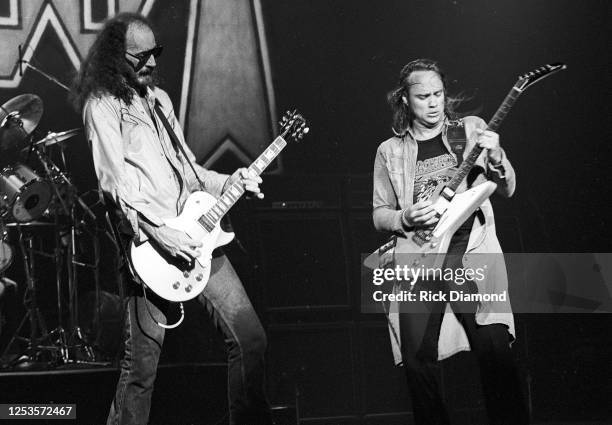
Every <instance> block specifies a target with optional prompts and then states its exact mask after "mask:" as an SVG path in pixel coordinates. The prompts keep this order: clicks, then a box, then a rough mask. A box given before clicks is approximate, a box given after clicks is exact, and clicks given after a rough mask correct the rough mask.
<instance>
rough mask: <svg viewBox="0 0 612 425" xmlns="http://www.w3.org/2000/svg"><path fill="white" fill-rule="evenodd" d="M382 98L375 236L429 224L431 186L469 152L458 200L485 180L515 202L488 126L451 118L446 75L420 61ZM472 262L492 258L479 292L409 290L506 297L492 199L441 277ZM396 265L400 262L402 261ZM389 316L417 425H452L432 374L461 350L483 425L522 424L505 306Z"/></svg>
mask: <svg viewBox="0 0 612 425" xmlns="http://www.w3.org/2000/svg"><path fill="white" fill-rule="evenodd" d="M388 100H389V103H390V105H391V109H392V112H393V126H392V130H393V133H394V134H395V136H394V137H391V138H390V139H388V140H386V141H384V142H383V143H381V144H380V146H379V147H378V151H377V153H376V159H375V162H374V196H373V220H374V225H375V227H376V229H378V230H382V231H388V232H392V233H395V234H397V235H398V236H402V237H407V236H408V235H407V234H408V233H409V232H412V231H417V230H419V229H431V228H432V226H435V224H436V223H437V222H438V220H439V216H438V214H437V212H436V210H435V209H434V207H433V204H432V200H431V199H430V197H431V195H432V193H433V192H434V191H435V189H436V187H438V186H439V185H440V184H442V185H444V184H445V183H447V182H448V181H449V180H450V179H451V178H452V176H453V175H454V174H455V173H456V172H457V166H458V164H459V163H460V162H461V161H462V159H463V156H464V155H466V154H467V153H468V152H470V151H471V149H472V148H473V147H474V146H475V145H478V146H480V147H481V148H483V152H482V154H481V156H480V157H479V159H478V160H477V161H476V165H475V166H474V167H473V168H472V172H470V175H468V176H467V179H465V180H464V181H463V183H462V184H461V185H460V186H459V188H458V190H457V192H463V191H465V190H466V189H467V188H468V187H470V186H475V185H477V184H479V183H482V182H484V181H486V180H492V181H494V182H495V183H497V191H498V193H500V194H501V195H503V196H506V197H509V196H512V194H513V192H514V188H515V174H514V170H513V168H512V165H511V164H510V162H509V161H508V158H507V157H506V154H505V153H504V151H503V150H502V148H501V147H500V144H499V135H498V134H497V133H495V132H492V131H489V130H486V124H485V123H484V121H483V120H482V119H480V118H478V117H473V116H467V117H463V118H462V119H457V117H456V116H455V113H454V108H453V107H454V105H455V104H456V103H457V102H456V101H457V99H456V98H453V97H451V96H449V95H448V93H447V90H446V84H445V78H444V73H443V72H442V70H441V69H440V67H439V66H438V64H437V63H436V62H434V61H431V60H428V59H418V60H415V61H412V62H410V63H408V64H407V65H406V66H404V67H403V69H402V71H401V73H400V78H399V84H398V86H397V87H396V88H395V89H394V90H393V91H391V93H389V99H388ZM451 129H452V132H453V133H452V134H453V138H454V139H455V140H452V142H453V145H454V146H456V147H460V146H462V145H461V142H460V140H461V139H462V140H463V144H465V149H453V148H452V147H451V145H450V142H451ZM461 133H463V134H461ZM466 139H467V141H466ZM455 142H457V144H456V145H455ZM466 253H467V255H466ZM471 255H474V256H475V258H478V255H480V256H481V257H482V256H484V255H486V261H490V260H491V259H494V260H495V261H491V264H488V268H487V270H486V275H485V277H486V278H483V279H482V280H481V281H479V282H478V286H477V285H476V283H475V282H474V280H468V281H467V283H464V282H460V284H458V283H457V282H453V280H452V279H451V280H448V279H447V280H442V281H440V279H439V278H438V281H434V280H431V281H428V279H421V280H420V281H418V282H417V283H416V284H415V285H414V288H411V290H412V291H413V293H414V294H419V295H417V296H416V297H415V298H417V299H420V298H421V294H424V295H427V294H428V293H433V294H442V295H444V294H448V293H449V291H450V290H453V291H459V290H460V291H463V292H467V293H476V295H478V294H477V293H478V292H479V291H484V292H486V293H489V294H491V293H496V292H497V293H499V292H503V291H504V290H507V287H508V281H507V276H506V269H505V265H504V263H503V259H500V255H501V247H500V245H499V242H498V240H497V237H496V235H495V222H494V218H493V209H492V206H491V203H490V201H489V200H486V201H485V202H484V203H483V204H482V205H481V206H480V208H479V209H478V211H477V212H475V213H474V214H472V215H471V216H470V217H469V218H468V219H467V220H466V221H465V222H464V223H463V225H461V227H460V228H459V229H458V230H457V231H456V232H455V234H454V235H453V236H452V239H451V241H450V245H449V248H448V253H447V255H446V259H445V262H444V265H443V270H445V275H446V274H447V273H446V270H447V269H448V270H459V269H462V268H463V267H466V268H467V267H468V266H467V265H465V263H466V262H467V261H468V260H467V258H468V257H469V256H471ZM397 258H398V259H400V261H401V254H397ZM478 261H481V260H478ZM462 262H463V263H462ZM401 289H402V290H403V289H406V288H404V287H402V288H401ZM447 299H449V300H450V297H448V298H447ZM493 304H495V303H493ZM390 311H392V313H391V314H390V315H389V326H390V334H391V337H392V344H393V349H394V355H395V360H396V364H398V365H399V364H401V365H403V366H404V368H405V372H406V378H407V380H408V386H409V388H410V393H411V396H412V407H413V412H414V420H415V423H416V424H419V425H434V424H449V423H450V419H449V416H448V412H447V410H446V407H445V405H444V402H443V398H442V393H441V391H440V388H439V384H438V379H437V378H436V375H435V370H436V368H435V362H436V361H437V360H441V359H444V358H447V357H450V356H452V355H453V354H455V353H457V352H458V351H461V350H472V351H474V352H475V354H476V357H477V359H478V363H479V366H480V375H481V380H482V383H483V393H484V396H485V402H486V408H487V413H488V416H489V421H490V423H491V424H495V425H500V424H507V425H510V424H512V425H523V424H526V423H527V421H528V418H527V416H528V415H527V412H526V407H525V404H524V402H523V397H522V394H521V388H520V382H519V379H518V374H517V370H516V367H515V364H514V360H513V358H512V353H511V351H510V342H511V341H512V340H513V339H514V320H513V317H512V311H511V308H510V305H509V303H501V304H500V305H497V304H496V305H495V306H492V303H486V302H481V303H476V302H467V303H458V302H450V303H448V302H444V299H443V298H442V297H439V299H438V300H435V299H434V300H432V301H429V300H428V299H427V297H424V301H423V302H421V303H418V302H417V303H410V306H409V307H406V306H404V308H403V309H399V307H397V305H394V306H392V307H391V310H390ZM398 313H399V314H398Z"/></svg>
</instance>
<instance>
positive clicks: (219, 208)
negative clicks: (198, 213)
mask: <svg viewBox="0 0 612 425" xmlns="http://www.w3.org/2000/svg"><path fill="white" fill-rule="evenodd" d="M285 146H287V142H286V141H285V139H283V137H282V136H278V137H277V138H276V139H275V140H274V141H273V142H272V143H271V144H270V146H268V147H267V149H266V150H265V151H263V153H262V154H261V155H259V157H258V158H257V159H256V160H255V161H254V162H253V163H252V164H251V165H250V166H249V170H252V171H254V172H255V173H256V174H257V175H260V174H261V173H262V172H263V171H264V170H265V169H266V168H267V167H268V165H270V163H271V162H272V161H273V160H274V158H276V157H277V156H278V154H279V153H281V151H282V150H283V149H284V148H285ZM243 193H244V187H243V186H242V183H240V181H237V182H235V183H233V184H232V185H231V186H230V187H229V188H227V190H226V191H225V192H223V195H222V196H221V197H220V198H219V200H218V201H217V203H216V204H215V205H214V206H213V207H212V208H211V209H210V210H208V211H207V212H206V213H205V214H204V215H202V217H200V218H199V220H198V222H199V223H200V224H201V225H202V226H203V227H204V228H205V229H206V230H208V231H209V232H210V231H212V230H213V229H214V227H215V225H216V224H217V223H218V222H219V220H221V218H222V217H223V216H224V215H225V214H226V213H227V212H228V211H229V209H230V208H231V207H232V206H233V205H234V204H235V203H236V202H237V201H238V199H240V197H241V196H242V194H243Z"/></svg>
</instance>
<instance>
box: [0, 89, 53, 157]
mask: <svg viewBox="0 0 612 425" xmlns="http://www.w3.org/2000/svg"><path fill="white" fill-rule="evenodd" d="M42 114H43V102H42V100H41V98H40V97H38V96H36V95H35V94H22V95H20V96H16V97H14V98H12V99H11V100H9V101H8V102H6V103H5V104H4V105H2V106H0V151H4V150H7V149H13V148H22V147H24V146H25V145H26V144H27V142H26V139H27V137H28V136H29V135H30V134H31V133H32V132H33V131H34V130H35V129H36V126H37V125H38V123H39V122H40V117H42Z"/></svg>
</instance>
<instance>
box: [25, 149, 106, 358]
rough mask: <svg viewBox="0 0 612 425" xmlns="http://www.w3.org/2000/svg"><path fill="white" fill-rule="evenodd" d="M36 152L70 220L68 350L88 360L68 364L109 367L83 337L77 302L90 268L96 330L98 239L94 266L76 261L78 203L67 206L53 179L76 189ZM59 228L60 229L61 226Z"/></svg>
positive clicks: (51, 163) (68, 250) (87, 212)
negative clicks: (81, 270)
mask: <svg viewBox="0 0 612 425" xmlns="http://www.w3.org/2000/svg"><path fill="white" fill-rule="evenodd" d="M36 152H37V155H38V158H39V160H40V162H41V163H42V164H43V167H44V168H45V172H46V173H47V177H48V179H49V181H50V183H51V186H52V187H53V190H54V191H55V194H56V196H57V198H58V200H59V201H60V203H61V205H62V209H63V210H64V211H65V212H66V213H67V214H68V215H69V217H70V220H69V223H70V227H69V229H70V230H69V238H68V246H67V250H66V266H67V271H68V296H69V300H68V312H69V332H68V338H67V347H68V348H69V349H79V348H80V349H81V350H82V353H83V354H84V355H85V360H78V359H76V358H74V359H69V360H67V362H69V363H80V364H96V365H105V364H107V363H103V362H96V358H95V354H94V350H93V348H92V346H91V345H90V344H89V343H88V342H87V341H86V338H85V337H84V336H83V332H82V330H81V327H80V326H79V316H78V306H77V300H78V292H77V285H78V276H77V272H78V269H77V267H89V268H91V269H93V270H94V276H95V277H94V279H95V287H96V295H95V297H96V299H95V302H96V313H95V316H94V324H95V325H96V326H97V323H96V320H97V321H98V322H99V306H98V304H99V292H100V288H99V277H98V262H99V248H98V241H97V235H94V263H93V264H88V263H83V262H80V261H77V252H76V248H77V243H76V242H77V237H76V236H77V224H76V216H75V208H76V203H75V204H73V205H71V206H70V207H68V206H67V205H66V203H65V202H64V200H63V199H62V197H61V196H60V192H59V189H58V187H57V183H56V181H55V179H54V177H56V176H57V177H59V178H60V179H61V181H62V182H63V183H65V184H67V185H68V186H69V187H71V188H74V185H73V184H72V182H71V181H70V179H69V178H68V176H66V174H65V173H63V172H62V171H61V170H60V169H59V168H58V167H57V165H56V164H55V163H54V162H53V161H52V160H51V159H50V158H49V157H48V156H47V155H44V156H43V154H42V153H41V152H40V150H37V151H36ZM62 161H64V162H65V157H64V154H63V147H62ZM76 200H77V202H78V204H79V205H80V206H81V208H83V210H84V211H85V213H86V214H87V215H88V216H90V217H93V219H94V220H95V218H96V216H95V215H94V214H93V212H92V211H91V210H90V209H89V208H88V207H87V205H86V204H85V203H84V202H83V200H82V199H81V198H80V197H78V196H76ZM56 220H57V215H56ZM57 228H59V226H58V227H57ZM58 264H59V263H58ZM96 316H97V318H96ZM69 355H70V353H68V356H69ZM75 357H76V356H75Z"/></svg>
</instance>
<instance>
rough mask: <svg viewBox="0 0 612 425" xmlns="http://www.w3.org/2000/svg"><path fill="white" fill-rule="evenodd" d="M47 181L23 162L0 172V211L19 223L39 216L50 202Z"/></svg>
mask: <svg viewBox="0 0 612 425" xmlns="http://www.w3.org/2000/svg"><path fill="white" fill-rule="evenodd" d="M52 195H53V192H52V189H51V186H50V185H49V183H48V182H47V181H45V180H43V179H41V178H40V177H38V175H37V174H36V173H35V172H34V171H33V170H32V169H30V168H28V167H26V166H25V165H23V164H17V165H14V166H12V167H7V168H5V169H4V170H3V171H2V174H0V213H2V215H5V216H6V217H7V218H12V219H14V220H15V221H18V222H20V223H27V222H28V221H32V220H36V219H37V218H39V217H40V216H41V215H43V213H44V212H45V210H46V209H47V207H48V206H49V203H50V202H51V198H52Z"/></svg>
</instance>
